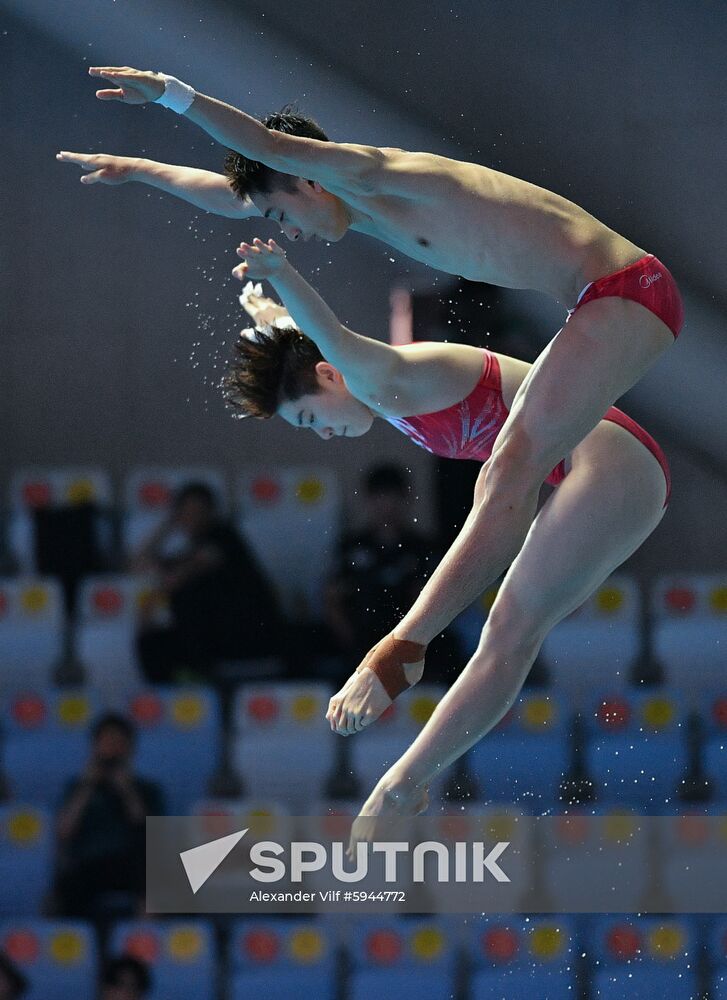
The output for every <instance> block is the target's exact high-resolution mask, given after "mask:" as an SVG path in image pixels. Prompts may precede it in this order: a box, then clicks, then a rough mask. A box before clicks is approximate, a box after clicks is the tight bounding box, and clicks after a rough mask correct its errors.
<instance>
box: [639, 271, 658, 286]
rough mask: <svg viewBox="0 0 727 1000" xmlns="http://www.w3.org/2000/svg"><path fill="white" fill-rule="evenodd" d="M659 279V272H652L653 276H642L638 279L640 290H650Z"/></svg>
mask: <svg viewBox="0 0 727 1000" xmlns="http://www.w3.org/2000/svg"><path fill="white" fill-rule="evenodd" d="M659 278H661V271H654V273H653V274H642V275H641V277H640V278H639V284H640V285H641V287H642V288H651V286H652V285H653V284H654V282H655V281H658V280H659Z"/></svg>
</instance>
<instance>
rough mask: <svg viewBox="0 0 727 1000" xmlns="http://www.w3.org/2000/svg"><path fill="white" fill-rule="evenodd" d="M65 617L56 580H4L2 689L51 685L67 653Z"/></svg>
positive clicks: (0, 591)
mask: <svg viewBox="0 0 727 1000" xmlns="http://www.w3.org/2000/svg"><path fill="white" fill-rule="evenodd" d="M65 620H66V615H65V609H64V604H63V594H62V591H61V588H60V586H59V584H58V583H57V582H56V581H55V580H52V579H49V578H48V577H43V578H39V577H35V578H33V577H21V578H13V579H8V578H4V579H0V692H2V693H3V694H8V693H13V692H16V693H17V692H18V691H32V690H42V689H45V688H47V687H50V686H51V684H52V683H53V674H54V671H55V668H56V667H57V666H58V664H59V661H60V660H61V658H62V656H63V645H64V631H65Z"/></svg>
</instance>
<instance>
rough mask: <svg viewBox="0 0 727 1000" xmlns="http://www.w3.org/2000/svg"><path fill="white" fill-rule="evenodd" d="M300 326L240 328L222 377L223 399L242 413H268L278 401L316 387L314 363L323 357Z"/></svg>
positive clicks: (296, 396) (267, 414) (261, 416)
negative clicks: (239, 333) (240, 332)
mask: <svg viewBox="0 0 727 1000" xmlns="http://www.w3.org/2000/svg"><path fill="white" fill-rule="evenodd" d="M324 360H325V359H324V357H323V355H322V354H321V352H320V351H319V350H318V348H317V347H316V345H315V344H314V343H313V341H312V340H311V339H310V337H307V336H306V335H305V334H304V333H303V332H302V331H301V330H298V329H295V328H290V329H284V330H279V329H278V328H277V327H274V326H265V327H263V328H262V329H259V330H256V331H255V333H254V335H253V336H250V335H249V334H248V333H247V332H246V331H245V332H243V333H242V334H241V335H240V337H239V339H238V341H237V343H236V344H235V357H234V359H233V360H232V362H231V363H230V366H229V368H228V370H227V372H226V373H225V376H224V378H223V379H222V391H223V394H224V397H225V400H226V402H227V403H228V404H229V405H230V406H231V407H232V408H233V409H235V410H237V411H238V412H241V413H242V415H243V416H246V417H260V418H263V419H266V418H268V417H272V416H273V415H274V414H275V413H276V411H277V409H278V407H279V406H280V404H281V403H283V402H287V401H288V400H294V399H300V397H301V396H307V395H309V394H312V393H316V392H318V391H319V388H320V387H319V385H318V380H317V377H316V370H315V368H316V365H317V364H318V362H319V361H324Z"/></svg>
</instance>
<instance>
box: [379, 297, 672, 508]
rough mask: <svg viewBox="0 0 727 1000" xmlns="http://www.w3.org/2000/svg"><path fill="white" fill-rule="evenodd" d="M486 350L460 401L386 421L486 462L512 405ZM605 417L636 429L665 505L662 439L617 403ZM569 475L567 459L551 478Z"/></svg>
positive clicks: (423, 443) (439, 447)
mask: <svg viewBox="0 0 727 1000" xmlns="http://www.w3.org/2000/svg"><path fill="white" fill-rule="evenodd" d="M586 294H587V293H586ZM581 301H583V300H581ZM483 353H484V358H483V364H482V375H481V376H480V378H479V381H478V382H477V385H476V386H475V387H474V389H473V390H472V392H471V393H470V394H469V395H468V396H466V397H465V398H464V399H463V400H462V401H461V402H459V403H454V404H453V405H452V406H448V407H447V408H446V409H444V410H437V411H436V412H434V413H424V414H420V415H418V416H413V417H387V418H386V420H387V421H388V422H389V423H390V424H392V425H393V426H394V427H396V428H397V429H398V430H400V431H402V432H403V433H404V434H406V435H407V436H408V437H410V438H411V439H412V440H413V441H414V442H415V444H418V445H419V446H420V447H422V448H426V450H427V451H430V452H432V453H433V454H434V455H441V456H442V457H443V458H469V459H474V460H475V461H479V462H486V461H487V459H488V458H489V457H490V455H491V454H492V448H493V446H494V444H495V439H496V438H497V435H498V434H499V433H500V430H501V429H502V426H503V424H504V423H505V421H506V420H507V417H508V414H509V410H508V408H507V406H506V405H505V401H504V400H503V398H502V380H501V376H500V365H499V362H498V360H497V357H496V355H495V354H493V353H492V351H488V350H487V349H484V351H483ZM603 419H604V420H609V421H611V422H612V423H614V424H618V425H619V426H620V427H623V428H625V429H626V430H627V431H629V432H630V433H631V434H633V435H634V437H635V438H636V439H637V440H638V441H640V442H641V443H642V444H643V445H644V447H645V448H647V449H648V450H649V451H650V452H651V454H652V455H653V456H654V458H655V459H656V460H657V462H658V463H659V465H660V466H661V468H662V470H663V472H664V478H665V479H666V499H665V501H664V506H665V507H666V505H667V503H668V502H669V497H670V495H671V475H670V472H669V465H668V463H667V460H666V456H665V455H664V452H663V451H662V450H661V448H660V447H659V445H658V444H657V442H656V441H655V440H654V438H653V437H652V436H651V435H650V434H649V433H647V431H645V430H644V428H643V427H641V426H639V424H637V423H636V421H635V420H632V419H631V417H629V416H627V415H626V414H625V413H624V412H623V411H622V410H619V409H617V408H616V407H615V406H612V407H610V409H609V410H608V412H607V413H606V414H605V415H604V417H603ZM566 475H567V471H566V467H565V460H563V461H561V462H559V463H558V465H557V466H556V467H555V469H553V471H552V472H551V473H550V475H549V476H548V478H547V479H546V482H547V483H549V484H550V485H551V486H557V485H558V484H559V483H562V482H563V480H564V479H565V477H566Z"/></svg>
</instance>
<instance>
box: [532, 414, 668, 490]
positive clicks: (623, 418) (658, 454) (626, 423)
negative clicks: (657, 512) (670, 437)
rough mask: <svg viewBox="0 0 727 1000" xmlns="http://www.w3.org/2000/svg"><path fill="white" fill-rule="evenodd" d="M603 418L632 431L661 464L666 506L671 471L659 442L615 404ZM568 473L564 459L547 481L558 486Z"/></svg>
mask: <svg viewBox="0 0 727 1000" xmlns="http://www.w3.org/2000/svg"><path fill="white" fill-rule="evenodd" d="M603 419H604V420H610V421H611V423H613V424H618V425H619V427H623V428H624V429H625V430H627V431H630V433H631V434H633V436H634V437H635V438H636V440H637V441H640V442H641V443H642V444H643V446H644V447H645V448H647V449H648V450H649V451H650V452H651V454H652V455H653V456H654V458H655V459H656V460H657V462H658V463H659V465H660V466H661V471H662V472H663V473H664V479H665V480H666V499H665V500H664V506H665V507H666V506H667V504H668V503H669V498H670V497H671V472H670V471H669V463H668V462H667V460H666V455H665V454H664V452H663V451H662V450H661V448H660V447H659V443H658V442H657V441H655V440H654V438H653V437H652V436H651V434H649V432H648V431H645V430H644V428H643V427H642V426H641V424H637V423H636V421H635V420H632V419H631V417H630V416H628V414H626V413H624V412H623V410H619V409H617V408H616V407H615V406H611V407H609V409H608V412H607V413H606V414H605V416H604V418H603ZM566 475H567V473H566V471H565V460H563V461H561V462H559V463H558V465H557V466H556V467H555V468H554V469H553V471H552V472H551V473H550V475H549V476H548V478H547V479H546V480H545V481H546V483H550V485H551V486H557V485H558V484H559V483H562V482H563V480H564V479H565V477H566Z"/></svg>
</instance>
